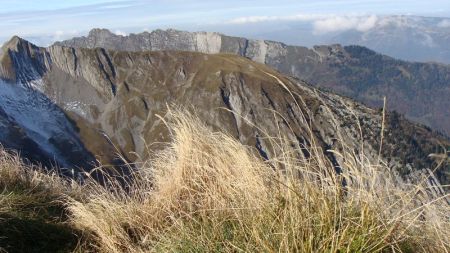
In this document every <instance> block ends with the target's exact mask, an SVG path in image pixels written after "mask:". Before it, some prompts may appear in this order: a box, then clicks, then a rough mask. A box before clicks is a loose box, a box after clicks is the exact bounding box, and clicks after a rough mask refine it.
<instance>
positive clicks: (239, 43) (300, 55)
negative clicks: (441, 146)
mask: <svg viewBox="0 0 450 253" xmlns="http://www.w3.org/2000/svg"><path fill="white" fill-rule="evenodd" d="M398 18H400V17H398ZM411 18H412V17H408V18H405V19H406V20H410V19H411ZM394 20H397V19H394ZM405 22H406V21H405ZM406 23H407V22H406ZM55 45H60V46H69V47H75V48H96V47H102V48H106V49H110V50H119V51H147V50H151V51H154V50H183V51H196V52H202V53H231V54H237V55H240V56H244V57H246V58H249V59H251V60H253V61H255V62H259V63H264V64H267V65H268V66H271V67H273V68H275V69H277V70H278V71H280V72H281V73H284V74H287V75H290V76H294V77H296V78H298V79H300V80H305V81H306V82H308V83H310V84H312V85H314V86H316V87H321V88H325V89H330V90H332V91H334V92H336V93H338V94H341V95H345V96H348V97H351V98H353V99H356V100H358V101H360V102H363V103H365V104H366V105H369V106H372V107H375V108H377V107H381V106H382V105H383V97H387V101H388V109H389V110H396V111H398V112H400V113H402V114H405V115H406V116H407V117H408V118H409V119H411V120H413V121H416V122H419V123H422V124H425V125H427V126H429V127H431V128H433V129H436V130H439V131H441V132H443V133H446V134H447V135H449V134H450V109H449V108H450V99H449V98H450V65H445V64H437V63H412V62H407V61H401V60H396V59H394V58H391V57H389V56H385V55H381V54H378V53H376V52H374V51H372V50H369V49H367V48H365V47H361V46H340V45H331V46H315V47H313V48H312V49H309V48H306V47H299V46H288V45H285V44H283V43H279V42H274V41H264V40H249V39H245V38H239V37H230V36H226V35H222V34H219V33H207V32H196V33H190V32H183V31H177V30H171V29H169V30H166V31H163V30H156V31H153V32H150V33H149V32H144V33H140V34H130V35H129V36H120V35H115V34H113V33H111V32H110V31H108V30H105V29H94V30H92V31H91V32H90V33H89V35H88V36H87V37H79V38H74V39H71V40H66V41H62V42H57V43H56V44H55Z"/></svg>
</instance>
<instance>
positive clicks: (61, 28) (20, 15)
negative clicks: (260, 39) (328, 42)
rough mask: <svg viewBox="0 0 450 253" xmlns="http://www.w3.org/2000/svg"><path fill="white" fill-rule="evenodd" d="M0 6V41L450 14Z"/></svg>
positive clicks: (193, 1) (155, 1) (326, 7)
mask: <svg viewBox="0 0 450 253" xmlns="http://www.w3.org/2000/svg"><path fill="white" fill-rule="evenodd" d="M0 6H1V9H0V43H1V41H4V40H6V39H7V38H9V37H11V36H12V35H19V36H23V37H26V38H31V39H34V40H37V41H39V40H40V39H42V41H52V40H58V39H63V38H67V37H73V36H76V35H80V34H85V33H86V32H87V31H88V30H90V29H91V28H94V27H102V28H109V29H111V30H112V31H115V32H117V33H122V32H130V31H131V32H138V31H143V30H152V29H156V28H169V27H172V28H178V29H186V30H197V29H208V27H217V26H221V25H222V26H223V25H228V26H230V27H231V28H229V29H232V25H236V23H242V22H254V21H255V20H256V21H258V20H277V19H282V18H283V17H295V16H297V17H299V16H302V17H316V16H320V15H330V14H333V15H360V14H361V15H362V14H377V15H389V14H410V15H423V16H441V17H450V1H449V0H427V1H424V0H420V1H417V0H408V1H406V0H400V1H393V0H390V1H387V0H377V1H375V0H372V1H370V0H369V1H362V0H314V1H312V0H297V1H294V0H270V1H269V0H258V1H255V0H239V1H238V0H227V1H214V0H209V1H200V0H183V1H182V0H147V1H144V0H129V1H123V0H121V1H114V0H107V1H105V0H90V1H87V0H77V1H75V0H65V1H63V0H47V1H32V0H20V1H12V0H0ZM258 18H259V19H258ZM43 43H44V42H43Z"/></svg>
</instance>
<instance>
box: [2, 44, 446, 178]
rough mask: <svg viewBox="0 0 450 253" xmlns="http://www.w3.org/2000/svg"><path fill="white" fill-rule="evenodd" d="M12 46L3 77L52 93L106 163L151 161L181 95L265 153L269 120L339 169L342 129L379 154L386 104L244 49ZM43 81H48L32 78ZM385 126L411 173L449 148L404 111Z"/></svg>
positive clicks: (355, 143)
mask: <svg viewBox="0 0 450 253" xmlns="http://www.w3.org/2000/svg"><path fill="white" fill-rule="evenodd" d="M23 43H24V42H22V43H19V44H23ZM23 48H25V49H27V50H22V49H23ZM4 50H6V52H5V54H4V55H3V59H2V61H1V63H2V65H1V67H2V68H3V69H8V68H9V69H10V70H11V71H13V72H11V71H9V72H8V71H7V72H5V71H3V72H1V73H0V74H1V75H0V78H3V79H5V80H6V81H8V82H9V83H8V85H17V84H19V85H22V86H23V87H24V88H26V89H28V90H29V91H32V92H38V93H40V94H44V95H45V96H46V97H47V98H48V99H49V100H50V101H52V103H53V104H54V105H55V106H57V107H58V108H60V110H62V111H63V112H64V115H65V117H67V120H68V121H69V122H71V124H72V126H73V127H74V128H75V129H77V131H76V136H77V139H78V140H79V141H80V142H81V143H83V145H84V146H85V149H86V150H87V151H88V152H90V153H92V154H93V155H94V156H95V158H96V159H97V160H99V161H101V162H103V163H105V162H106V163H107V164H111V163H113V162H114V161H115V159H116V158H117V156H115V154H116V152H117V151H119V152H120V154H121V156H122V157H124V158H125V159H126V160H127V161H129V162H140V161H144V160H145V159H146V158H148V155H149V153H151V150H154V149H158V148H161V147H162V146H161V145H163V144H161V143H164V142H165V141H168V138H169V137H170V135H169V133H168V132H167V129H165V127H164V123H163V121H161V119H160V118H159V117H157V115H161V116H164V115H165V114H166V112H167V111H166V110H167V105H168V104H172V103H176V104H177V105H179V106H183V107H190V108H195V111H196V112H197V114H198V116H199V117H200V118H201V119H202V120H203V121H204V122H206V123H207V124H208V125H210V126H211V127H212V128H213V129H224V130H225V131H226V132H228V133H229V134H230V135H232V136H234V137H235V138H236V139H238V140H240V141H241V142H242V143H243V144H245V145H249V146H252V147H254V148H255V150H256V151H257V152H258V153H259V154H260V155H261V156H262V157H265V156H271V154H272V153H273V152H275V150H273V148H275V147H274V146H272V145H271V143H270V141H268V139H267V136H265V135H266V134H265V132H261V129H265V130H266V131H267V133H268V134H269V136H276V135H277V133H279V132H280V131H281V132H282V133H283V134H285V135H286V138H287V139H288V140H290V141H291V142H292V144H293V145H295V146H297V147H298V148H299V150H301V147H302V146H304V145H306V146H310V145H312V143H316V144H317V145H318V146H319V147H320V148H321V149H323V152H324V155H325V156H326V157H327V159H328V160H329V161H330V163H332V164H334V166H336V168H338V167H339V163H342V162H343V161H341V160H340V158H339V157H337V156H335V155H333V154H332V153H330V152H328V150H330V149H337V150H338V149H339V147H337V146H334V145H335V144H334V143H335V141H334V140H335V139H336V138H342V139H343V140H345V143H346V144H347V145H349V146H350V147H354V148H357V147H360V145H363V146H365V150H367V152H368V154H370V157H372V158H370V159H376V157H377V156H378V150H379V148H380V147H379V145H380V142H379V140H378V138H379V136H380V132H381V130H382V127H381V124H382V118H381V112H380V111H377V110H374V109H370V108H367V107H365V106H363V105H361V104H359V103H356V102H354V101H352V100H350V99H347V98H343V97H341V96H338V95H335V94H333V93H329V92H324V91H320V90H316V89H314V88H313V87H311V86H309V85H308V84H306V83H305V82H303V81H300V80H296V79H294V78H292V77H289V76H284V75H281V74H280V73H279V72H277V71H275V70H273V69H271V68H269V67H268V66H266V65H263V64H259V63H255V62H253V61H250V60H249V59H246V58H244V57H239V56H234V55H232V54H203V53H198V52H186V51H185V52H181V51H139V52H129V51H128V52H127V51H114V50H106V49H103V48H94V49H88V48H71V47H62V46H58V45H54V46H51V47H49V48H38V47H35V46H33V45H32V44H31V43H26V45H22V47H18V48H14V47H11V48H4ZM4 63H7V64H9V65H5V66H4V65H3V64H4ZM18 70H25V72H28V71H31V72H33V73H41V75H40V76H37V75H24V73H21V72H20V71H19V72H17V71H18ZM39 70H43V71H42V72H39ZM14 71H16V72H14ZM21 78H22V79H21ZM27 78H28V79H27ZM11 80H15V82H12V81H11ZM36 81H38V82H39V84H40V85H38V86H37V85H30V84H34V83H36ZM22 82H24V83H23V84H22ZM0 107H4V106H2V105H0ZM220 108H226V109H220ZM273 111H277V112H278V113H279V116H276V115H274V114H273V113H272V112H273ZM7 116H8V115H7ZM356 122H358V124H360V126H358V125H357V123H356ZM309 124H311V125H310V126H309ZM308 127H311V129H312V132H311V131H309V130H308ZM358 129H359V130H358ZM386 131H387V132H386V133H388V134H387V135H386V136H385V141H384V147H385V148H384V149H383V154H382V155H383V157H384V158H383V159H386V160H385V162H386V163H388V164H390V166H391V167H393V168H395V169H396V170H398V171H399V172H400V173H402V174H410V173H411V171H410V170H412V168H417V169H425V168H431V166H433V164H434V162H433V160H432V159H431V158H430V157H428V155H429V154H430V153H436V152H437V153H441V152H442V147H447V148H448V147H450V141H448V140H447V139H446V138H445V137H443V136H439V135H438V134H435V133H432V132H431V131H430V130H428V129H426V128H424V127H422V126H419V125H415V124H412V123H409V122H408V121H406V120H404V119H403V118H402V117H401V116H399V115H396V114H388V115H387V126H386ZM50 134H51V133H50ZM61 138H62V137H61ZM361 138H362V139H363V140H364V142H363V143H360V140H361ZM63 139H64V138H63ZM2 142H5V141H4V140H3V141H2ZM149 147H150V148H149ZM19 150H20V148H19ZM301 155H304V156H307V153H303V154H301ZM448 171H449V168H448V166H447V165H445V166H443V167H440V168H439V169H438V172H437V173H438V177H439V178H440V180H442V181H443V182H447V181H448V178H447V177H448Z"/></svg>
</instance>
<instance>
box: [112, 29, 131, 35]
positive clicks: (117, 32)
mask: <svg viewBox="0 0 450 253" xmlns="http://www.w3.org/2000/svg"><path fill="white" fill-rule="evenodd" d="M114 33H115V34H116V35H120V36H127V35H128V34H127V33H126V32H124V31H121V30H116V31H114Z"/></svg>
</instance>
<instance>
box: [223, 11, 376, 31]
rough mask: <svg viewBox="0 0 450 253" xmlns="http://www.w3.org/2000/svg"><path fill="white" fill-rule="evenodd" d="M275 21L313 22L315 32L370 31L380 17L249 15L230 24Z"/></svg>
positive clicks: (231, 21)
mask: <svg viewBox="0 0 450 253" xmlns="http://www.w3.org/2000/svg"><path fill="white" fill-rule="evenodd" d="M273 21H304V22H311V23H312V25H313V28H314V33H315V34H323V33H329V32H338V31H346V30H357V31H361V32H365V31H368V30H370V29H372V28H373V27H375V25H376V24H377V22H378V21H379V18H378V17H377V16H376V15H332V14H329V15H319V14H298V15H293V16H248V17H239V18H235V19H232V20H230V21H229V22H228V23H229V24H249V23H260V22H273Z"/></svg>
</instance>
